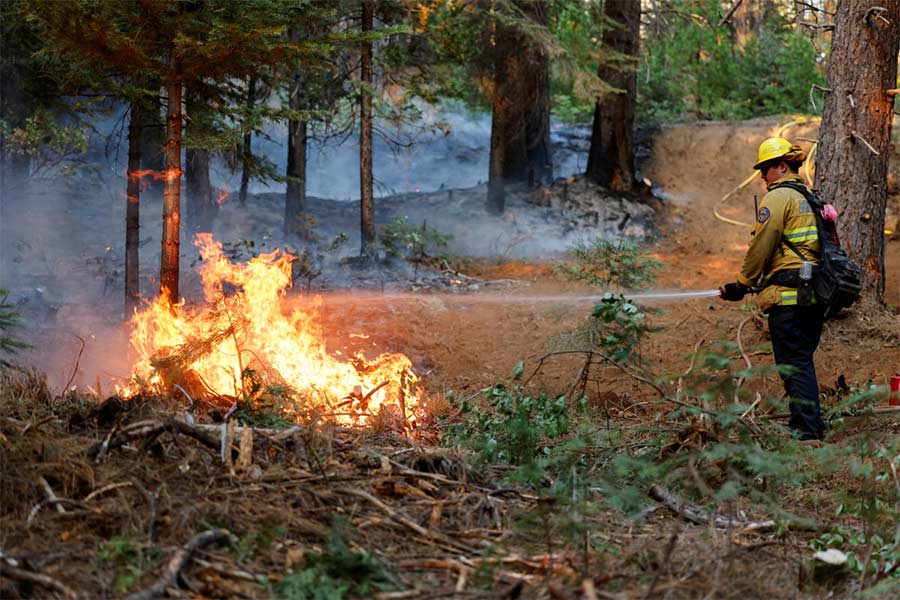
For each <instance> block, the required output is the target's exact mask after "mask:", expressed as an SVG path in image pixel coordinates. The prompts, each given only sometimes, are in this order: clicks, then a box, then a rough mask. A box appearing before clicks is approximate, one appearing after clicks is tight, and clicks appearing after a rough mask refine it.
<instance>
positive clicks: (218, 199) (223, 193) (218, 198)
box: [216, 187, 231, 206]
mask: <svg viewBox="0 0 900 600" xmlns="http://www.w3.org/2000/svg"><path fill="white" fill-rule="evenodd" d="M230 193H231V190H229V189H228V187H224V188H222V189H221V190H220V191H219V195H218V196H216V204H217V205H219V206H222V203H223V202H225V199H226V198H228V195H229V194H230Z"/></svg>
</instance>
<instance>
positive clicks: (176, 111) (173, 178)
mask: <svg viewBox="0 0 900 600" xmlns="http://www.w3.org/2000/svg"><path fill="white" fill-rule="evenodd" d="M166 91H167V96H168V108H167V115H166V170H165V187H164V188H163V231H162V253H161V256H160V267H159V293H160V294H161V295H163V296H166V297H167V298H168V299H169V301H170V302H172V303H175V302H177V301H178V261H179V256H180V254H179V250H180V240H179V227H180V225H181V118H182V114H181V94H182V83H181V82H180V81H176V82H172V83H170V84H169V85H168V86H166Z"/></svg>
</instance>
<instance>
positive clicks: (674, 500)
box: [648, 485, 852, 531]
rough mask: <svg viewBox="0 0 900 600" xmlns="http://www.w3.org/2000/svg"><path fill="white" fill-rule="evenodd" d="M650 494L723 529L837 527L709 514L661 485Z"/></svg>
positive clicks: (687, 515)
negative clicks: (750, 519)
mask: <svg viewBox="0 0 900 600" xmlns="http://www.w3.org/2000/svg"><path fill="white" fill-rule="evenodd" d="M648 495H649V496H650V497H651V498H653V499H654V500H656V501H657V502H661V503H662V504H664V505H665V506H666V508H668V509H669V510H671V511H672V512H674V513H675V514H677V515H679V516H680V517H682V518H683V519H685V520H686V521H690V522H691V523H697V524H698V525H713V526H714V527H720V528H722V529H742V530H744V531H769V530H772V529H777V528H778V527H786V528H790V529H793V530H794V531H829V530H831V529H834V528H835V527H836V526H834V525H824V524H820V523H816V522H815V521H810V520H807V519H787V520H784V521H776V520H775V519H763V520H761V521H748V520H744V519H734V518H732V517H726V516H723V515H719V514H715V513H714V514H709V513H707V512H706V511H705V510H703V509H702V508H699V507H697V506H694V505H693V504H689V503H687V502H685V501H684V500H683V499H682V498H679V497H677V496H675V495H674V494H672V493H671V492H670V491H669V490H667V489H666V488H664V487H662V486H659V485H654V486H652V487H651V488H650V491H649V492H648ZM841 527H844V528H847V529H852V527H848V526H844V525H842V526H841Z"/></svg>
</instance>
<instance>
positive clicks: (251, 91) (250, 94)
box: [238, 77, 256, 206]
mask: <svg viewBox="0 0 900 600" xmlns="http://www.w3.org/2000/svg"><path fill="white" fill-rule="evenodd" d="M244 102H245V104H244V105H245V106H246V108H247V110H252V109H253V105H254V104H255V102H256V79H255V78H253V77H251V78H250V80H249V81H248V82H247V97H246V98H245V100H244ZM252 160H253V131H252V130H251V129H250V128H247V129H246V131H244V144H243V148H242V149H241V163H242V164H243V170H242V171H241V191H240V194H239V195H238V200H239V202H240V203H241V206H244V205H245V204H247V188H248V187H249V186H250V163H251V161H252Z"/></svg>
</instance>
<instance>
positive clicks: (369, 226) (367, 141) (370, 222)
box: [359, 0, 375, 256]
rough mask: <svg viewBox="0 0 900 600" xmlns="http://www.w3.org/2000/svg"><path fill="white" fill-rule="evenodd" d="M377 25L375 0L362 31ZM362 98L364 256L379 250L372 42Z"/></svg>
mask: <svg viewBox="0 0 900 600" xmlns="http://www.w3.org/2000/svg"><path fill="white" fill-rule="evenodd" d="M373 28H374V5H373V3H372V1H371V0H363V2H362V32H363V33H368V32H370V31H372V29H373ZM359 79H360V84H361V85H362V91H361V92H360V97H359V113H360V117H359V218H360V231H361V234H362V235H361V237H362V243H361V245H360V255H361V256H372V255H373V254H374V252H375V201H374V191H373V189H372V87H373V75H372V43H371V42H363V44H362V56H361V61H360V74H359Z"/></svg>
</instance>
